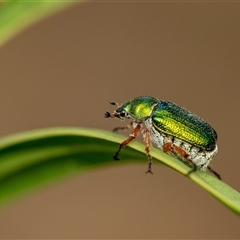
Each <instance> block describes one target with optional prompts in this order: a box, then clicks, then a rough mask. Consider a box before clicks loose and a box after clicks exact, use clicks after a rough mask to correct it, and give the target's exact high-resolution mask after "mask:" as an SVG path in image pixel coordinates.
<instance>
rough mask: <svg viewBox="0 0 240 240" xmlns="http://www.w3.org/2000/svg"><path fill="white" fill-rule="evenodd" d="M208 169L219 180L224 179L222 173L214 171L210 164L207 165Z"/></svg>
mask: <svg viewBox="0 0 240 240" xmlns="http://www.w3.org/2000/svg"><path fill="white" fill-rule="evenodd" d="M207 169H208V170H209V172H211V173H213V174H214V175H215V176H216V177H217V178H218V179H219V180H222V178H221V176H220V174H219V173H217V172H216V171H214V170H213V169H212V168H211V167H210V166H207Z"/></svg>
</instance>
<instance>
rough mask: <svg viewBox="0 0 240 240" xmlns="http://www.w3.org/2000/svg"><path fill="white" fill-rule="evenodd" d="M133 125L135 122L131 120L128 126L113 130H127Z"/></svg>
mask: <svg viewBox="0 0 240 240" xmlns="http://www.w3.org/2000/svg"><path fill="white" fill-rule="evenodd" d="M132 126H133V122H130V123H129V124H128V125H127V126H125V127H115V128H114V129H113V132H118V131H119V130H127V129H131V128H132Z"/></svg>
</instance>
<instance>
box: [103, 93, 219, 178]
mask: <svg viewBox="0 0 240 240" xmlns="http://www.w3.org/2000/svg"><path fill="white" fill-rule="evenodd" d="M110 103H111V104H112V105H117V109H116V110H115V111H114V112H113V113H112V114H111V113H109V112H106V113H105V117H106V118H119V119H121V120H123V119H131V120H132V126H133V131H132V133H131V134H130V135H129V137H128V138H127V139H126V140H125V141H123V142H122V143H121V144H120V145H119V148H118V150H117V152H116V153H115V154H114V156H113V157H114V159H115V160H119V159H118V154H119V152H120V151H121V149H122V148H123V147H125V146H126V145H127V144H128V143H129V142H131V141H132V140H133V139H135V138H136V136H137V135H138V133H139V132H140V130H142V133H143V136H144V142H145V144H146V148H145V150H146V154H147V156H148V170H147V173H148V172H150V173H152V170H151V166H152V157H151V155H150V151H149V147H150V143H151V142H152V143H154V144H155V146H156V147H157V148H159V149H161V150H162V151H163V152H165V153H167V154H169V155H172V156H174V157H176V158H178V159H179V160H181V161H183V162H184V163H186V164H187V165H189V166H190V167H192V171H195V170H200V171H206V169H208V170H209V171H210V172H212V173H213V174H214V175H215V176H216V177H218V178H219V179H221V178H220V175H219V174H218V173H217V172H216V171H214V170H213V169H212V168H211V167H210V166H209V163H210V162H211V161H212V159H213V157H214V156H215V155H216V153H217V152H218V147H217V133H216V131H215V130H214V129H213V128H212V127H211V126H210V125H209V124H208V123H207V122H205V121H204V120H202V119H201V118H199V117H198V116H196V115H195V114H192V113H191V112H189V111H188V110H186V109H184V108H182V107H180V106H178V105H176V104H174V103H172V102H169V101H164V100H158V99H157V98H153V97H150V96H140V97H136V98H134V99H132V100H130V101H128V102H126V103H124V104H122V105H120V106H118V104H117V103H114V102H110ZM118 129H123V128H116V129H115V130H118ZM192 171H190V172H192Z"/></svg>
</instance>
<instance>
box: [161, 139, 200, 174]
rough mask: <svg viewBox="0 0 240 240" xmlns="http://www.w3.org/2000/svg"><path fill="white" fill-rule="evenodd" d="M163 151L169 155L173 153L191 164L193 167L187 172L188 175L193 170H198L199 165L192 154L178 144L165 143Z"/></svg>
mask: <svg viewBox="0 0 240 240" xmlns="http://www.w3.org/2000/svg"><path fill="white" fill-rule="evenodd" d="M163 152H165V153H167V154H169V155H173V156H175V157H177V158H178V159H180V160H182V161H184V162H186V163H187V164H188V165H189V166H191V167H192V169H191V170H190V171H189V172H188V173H187V176H189V175H190V174H191V173H192V172H195V171H197V165H196V164H195V163H194V162H193V161H192V160H191V158H190V155H189V154H188V153H186V152H185V151H184V150H183V149H182V148H180V147H178V146H176V145H175V144H174V143H172V142H168V143H165V144H164V145H163Z"/></svg>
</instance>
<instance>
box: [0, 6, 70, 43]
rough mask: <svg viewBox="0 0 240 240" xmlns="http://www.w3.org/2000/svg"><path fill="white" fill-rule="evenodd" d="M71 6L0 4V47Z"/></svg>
mask: <svg viewBox="0 0 240 240" xmlns="http://www.w3.org/2000/svg"><path fill="white" fill-rule="evenodd" d="M71 4H73V1H57V2H56V1H4V2H1V3H0V46H1V45H3V44H4V43H5V42H6V41H7V40H8V39H10V38H12V37H14V36H15V35H16V34H18V33H19V32H20V31H21V30H22V29H24V28H26V27H28V26H29V25H31V24H33V23H35V22H36V21H38V20H40V19H42V18H44V17H46V16H49V15H51V14H52V13H54V12H57V11H59V10H61V9H63V8H65V7H68V6H70V5H71Z"/></svg>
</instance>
